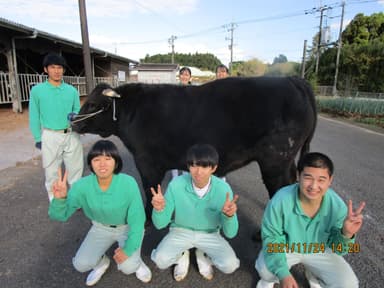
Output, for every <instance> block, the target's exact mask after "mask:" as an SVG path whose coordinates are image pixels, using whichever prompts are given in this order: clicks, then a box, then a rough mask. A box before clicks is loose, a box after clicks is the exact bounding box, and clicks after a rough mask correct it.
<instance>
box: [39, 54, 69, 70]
mask: <svg viewBox="0 0 384 288" xmlns="http://www.w3.org/2000/svg"><path fill="white" fill-rule="evenodd" d="M49 65H61V66H63V67H64V68H65V67H66V66H67V62H66V61H65V59H64V57H63V56H61V55H59V54H56V53H49V54H47V55H46V56H45V57H44V60H43V67H47V66H49Z"/></svg>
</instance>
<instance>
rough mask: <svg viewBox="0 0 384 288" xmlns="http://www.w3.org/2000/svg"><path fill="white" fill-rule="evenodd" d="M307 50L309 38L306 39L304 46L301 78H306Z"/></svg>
mask: <svg viewBox="0 0 384 288" xmlns="http://www.w3.org/2000/svg"><path fill="white" fill-rule="evenodd" d="M306 52H307V40H304V48H303V60H302V62H301V78H303V79H304V78H305V58H306V55H305V54H306Z"/></svg>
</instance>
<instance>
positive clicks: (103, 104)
mask: <svg viewBox="0 0 384 288" xmlns="http://www.w3.org/2000/svg"><path fill="white" fill-rule="evenodd" d="M118 98H120V95H119V94H118V93H116V91H115V90H113V89H112V87H111V86H109V85H108V84H104V83H103V84H98V85H97V86H96V87H95V89H93V91H92V92H91V94H90V95H89V96H88V99H87V101H86V102H85V103H84V105H83V106H82V107H81V109H80V112H79V114H78V115H77V116H76V117H75V119H74V120H73V121H72V127H73V129H74V131H76V132H78V133H92V134H98V135H100V136H101V137H108V136H110V135H112V134H115V135H116V133H117V122H118V119H117V105H116V99H118Z"/></svg>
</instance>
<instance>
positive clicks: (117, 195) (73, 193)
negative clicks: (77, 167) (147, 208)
mask: <svg viewBox="0 0 384 288" xmlns="http://www.w3.org/2000/svg"><path fill="white" fill-rule="evenodd" d="M79 208H81V209H82V210H83V212H84V214H85V215H86V216H87V217H88V218H89V219H90V220H93V221H96V222H99V223H102V224H106V225H124V224H128V225H129V231H128V239H127V240H126V242H125V246H124V248H123V250H124V252H125V253H126V254H127V255H128V256H131V255H132V254H133V252H134V251H136V250H137V249H138V248H139V247H140V246H141V243H142V240H143V235H144V223H145V212H144V206H143V200H142V198H141V193H140V190H139V187H138V185H137V183H136V180H135V179H134V178H133V177H131V176H128V175H126V174H116V175H115V174H114V175H113V178H112V183H111V185H110V186H109V188H108V190H106V191H102V190H101V189H100V187H99V184H98V182H97V177H96V175H95V174H91V175H89V176H86V177H83V178H81V179H80V180H78V181H77V182H75V183H74V184H72V187H71V189H70V190H69V192H68V195H67V198H66V199H56V198H54V199H53V200H52V202H51V204H50V205H49V210H48V214H49V217H50V218H51V219H53V220H58V221H63V222H65V221H67V220H68V218H69V217H70V216H71V215H72V214H73V213H74V212H75V211H76V210H77V209H79Z"/></svg>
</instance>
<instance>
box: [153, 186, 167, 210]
mask: <svg viewBox="0 0 384 288" xmlns="http://www.w3.org/2000/svg"><path fill="white" fill-rule="evenodd" d="M151 192H152V201H151V203H152V206H153V208H155V210H156V211H162V210H163V209H164V207H165V199H164V196H163V193H162V192H161V186H160V184H158V185H157V192H156V191H155V189H154V188H153V187H151Z"/></svg>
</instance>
